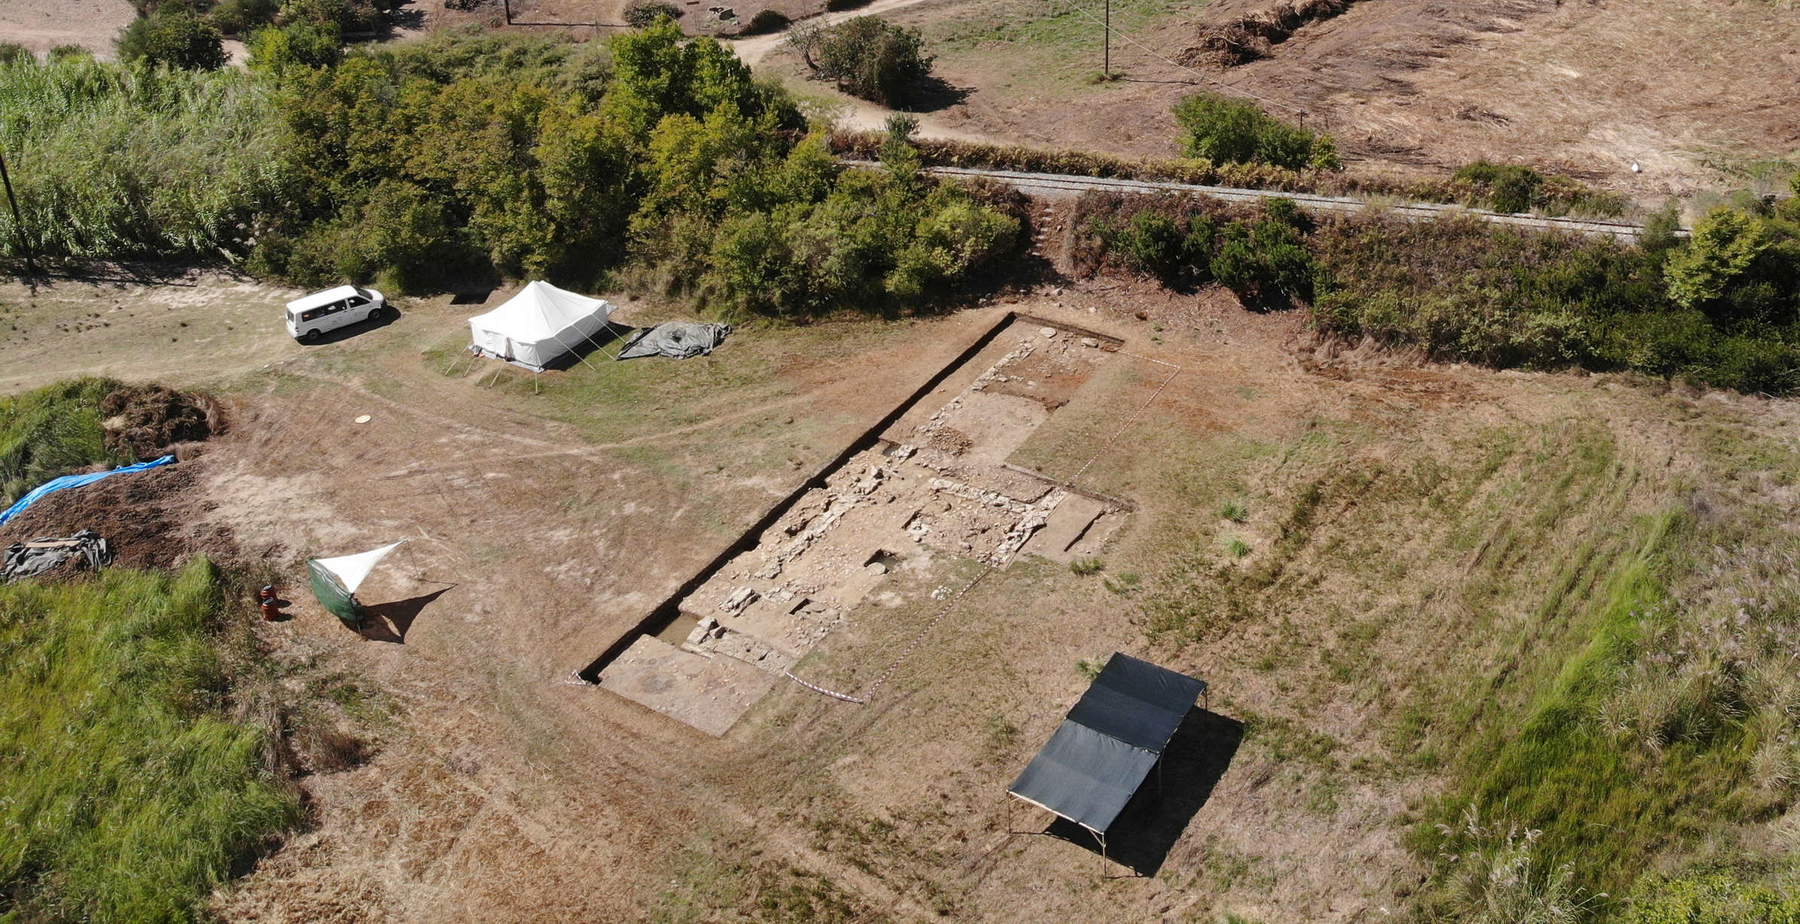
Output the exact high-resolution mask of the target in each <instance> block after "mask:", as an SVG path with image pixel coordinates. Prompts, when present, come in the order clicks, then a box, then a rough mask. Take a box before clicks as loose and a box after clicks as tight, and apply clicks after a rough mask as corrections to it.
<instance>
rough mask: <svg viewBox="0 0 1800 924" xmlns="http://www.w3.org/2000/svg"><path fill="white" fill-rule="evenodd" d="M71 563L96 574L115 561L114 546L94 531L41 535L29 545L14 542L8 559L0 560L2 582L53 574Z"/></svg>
mask: <svg viewBox="0 0 1800 924" xmlns="http://www.w3.org/2000/svg"><path fill="white" fill-rule="evenodd" d="M68 561H74V562H77V565H76V567H78V568H79V567H81V566H83V565H85V566H86V567H87V568H88V569H90V570H96V571H97V570H99V569H100V568H101V567H103V566H105V565H106V564H108V563H110V562H111V561H112V547H111V546H109V545H107V543H106V540H105V539H104V538H102V537H101V536H100V534H99V533H96V532H94V531H93V530H91V529H84V530H82V531H81V532H78V533H76V534H75V535H73V536H67V537H64V536H39V537H38V538H36V539H33V540H31V541H30V542H15V543H13V544H12V545H9V546H7V547H6V557H5V559H4V560H0V583H5V582H7V581H13V580H17V579H19V578H26V577H35V576H37V575H40V574H43V573H45V572H47V571H54V570H55V569H57V568H59V567H61V566H62V564H63V563H64V562H68Z"/></svg>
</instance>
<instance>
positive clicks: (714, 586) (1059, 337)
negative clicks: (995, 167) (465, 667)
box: [598, 318, 1130, 735]
mask: <svg viewBox="0 0 1800 924" xmlns="http://www.w3.org/2000/svg"><path fill="white" fill-rule="evenodd" d="M1118 346H1119V344H1118V342H1116V341H1114V340H1111V339H1107V340H1104V341H1103V340H1101V339H1100V338H1099V337H1096V336H1092V335H1091V332H1089V331H1083V330H1070V329H1066V328H1059V327H1057V326H1051V325H1048V324H1046V323H1044V322H1042V321H1038V320H1034V319H1029V318H1023V319H1019V320H1016V321H1012V322H1011V323H1009V324H1008V325H1007V327H1006V329H1005V330H1003V331H1002V332H1001V333H1000V335H999V337H998V338H997V339H996V340H995V341H994V342H993V343H991V344H989V345H988V346H987V347H986V348H985V349H983V350H982V351H981V352H980V353H978V354H976V355H975V356H973V357H971V358H970V359H969V360H968V361H967V362H966V363H964V364H962V365H961V366H960V367H959V369H958V371H959V372H964V374H963V375H962V376H954V377H953V380H952V381H951V382H949V383H948V384H946V385H944V386H940V387H939V388H938V389H937V390H935V391H934V392H933V393H932V394H930V395H927V396H925V397H924V398H923V400H921V401H920V402H919V403H918V404H917V405H915V408H914V409H913V411H911V412H909V413H908V414H907V415H905V416H904V417H903V418H902V419H901V420H900V421H898V422H896V423H895V425H894V426H892V427H890V428H888V430H887V431H886V433H885V434H884V435H883V436H881V437H880V438H879V441H878V442H877V443H876V444H875V445H874V446H871V447H869V448H867V449H864V450H863V451H861V452H859V453H857V454H856V455H854V456H852V457H851V458H850V459H849V460H848V461H846V462H845V463H844V464H843V465H841V466H839V467H838V468H836V469H835V470H833V471H832V472H831V473H830V474H828V475H827V477H826V480H825V483H824V484H822V485H821V486H819V487H817V488H813V489H811V490H810V491H808V492H807V493H806V494H805V495H804V496H802V497H801V498H799V499H798V500H797V502H796V503H795V504H794V506H793V508H792V509H791V510H790V511H789V512H788V513H787V514H785V515H784V516H782V517H781V518H780V519H779V520H777V521H776V522H775V524H774V525H773V526H771V527H770V528H769V529H768V530H767V531H766V532H764V533H763V534H762V535H761V536H760V537H759V538H758V540H757V541H756V545H755V547H754V548H752V549H750V550H748V551H745V552H744V553H742V554H740V555H738V556H736V557H735V558H733V559H731V560H730V561H728V562H726V563H724V564H723V566H722V567H721V568H720V569H719V570H718V571H717V572H716V573H715V574H713V575H712V576H711V577H710V579H708V580H707V581H706V582H705V583H703V584H701V585H700V586H699V587H698V588H697V589H695V590H694V592H692V593H690V594H688V595H686V596H684V597H682V598H681V599H680V600H679V601H678V603H677V611H678V612H677V614H675V615H674V619H673V621H672V622H671V623H670V625H669V626H667V627H666V628H664V629H662V630H661V631H659V632H657V633H656V634H654V635H645V636H643V637H641V638H639V639H638V640H637V641H636V642H635V643H633V644H632V645H631V647H630V648H629V649H627V650H626V651H625V652H624V653H623V654H622V655H621V657H620V658H619V660H617V661H615V662H613V663H612V664H610V665H608V666H607V667H606V668H605V669H604V670H602V671H601V672H600V674H599V678H598V679H599V684H600V686H601V687H603V688H605V689H607V690H610V691H612V692H616V693H618V694H620V695H622V696H624V697H626V698H628V699H632V700H634V701H636V702H639V703H642V704H644V705H646V706H649V707H650V708H652V709H655V710H657V711H658V712H662V713H665V714H667V715H669V716H671V717H673V718H676V719H678V720H680V721H683V722H685V723H687V724H689V725H692V726H694V727H695V728H698V729H700V730H701V731H705V732H708V733H710V734H714V735H721V734H724V733H725V732H726V731H727V730H729V729H730V727H731V726H732V724H734V723H735V722H736V721H737V719H738V718H739V717H740V716H742V714H743V713H744V712H746V711H748V710H749V709H750V708H751V707H752V706H754V705H755V703H756V701H757V700H758V699H759V698H760V697H761V696H762V695H763V694H764V693H767V692H768V691H769V689H771V688H772V687H773V686H774V685H775V684H776V683H780V682H784V680H796V678H795V675H794V674H793V673H792V670H791V669H792V668H793V667H794V666H795V664H796V662H798V661H799V660H800V659H802V658H804V657H805V656H806V655H807V653H809V652H810V651H811V650H812V649H813V648H814V647H815V646H816V645H817V644H818V643H819V642H820V641H822V640H823V639H824V638H825V637H826V636H827V635H829V634H830V633H831V632H832V631H833V630H835V629H837V628H839V627H840V626H841V625H843V624H844V623H845V622H846V621H850V620H880V619H882V618H883V615H884V613H886V612H887V611H891V610H892V609H894V608H895V607H896V606H899V605H900V604H901V603H902V602H903V596H902V595H901V594H899V593H897V592H895V591H894V590H892V589H891V587H892V585H893V584H894V583H896V582H895V581H892V580H889V578H890V576H893V577H895V578H896V579H897V578H898V577H900V576H901V575H902V574H904V575H905V576H908V577H910V578H911V579H912V580H910V581H908V582H907V585H908V586H920V585H921V584H922V583H925V582H929V581H931V580H933V579H934V578H939V577H941V576H942V574H941V572H942V570H943V569H940V568H939V567H937V566H936V560H937V559H939V558H944V557H949V558H952V559H955V560H957V561H959V562H961V563H965V564H967V563H979V564H980V565H982V566H985V567H986V568H1003V567H1006V566H1007V565H1009V564H1011V562H1012V561H1013V559H1014V558H1015V557H1016V556H1018V555H1019V554H1021V553H1022V552H1023V553H1031V554H1037V555H1041V556H1043V557H1046V558H1050V559H1053V560H1057V561H1061V562H1068V561H1070V560H1072V559H1073V558H1074V557H1076V556H1080V555H1084V554H1092V553H1093V552H1096V551H1098V550H1099V549H1100V548H1101V546H1102V545H1103V544H1104V542H1105V539H1106V537H1107V536H1108V535H1110V533H1111V531H1112V530H1113V529H1114V528H1116V527H1117V524H1118V520H1119V519H1120V515H1121V513H1122V511H1121V510H1120V509H1119V508H1118V507H1117V506H1115V505H1114V504H1112V503H1110V502H1108V501H1106V500H1102V499H1096V498H1091V497H1084V496H1083V495H1081V494H1079V493H1076V492H1078V491H1079V490H1080V489H1079V487H1078V486H1073V485H1065V484H1062V483H1059V482H1057V481H1056V480H1054V479H1050V478H1047V477H1043V476H1039V475H1035V474H1031V473H1027V471H1026V470H1024V469H1020V468H1016V467H1013V468H1009V467H1007V466H1008V459H1009V458H1010V457H1011V456H1012V454H1013V452H1014V450H1016V449H1017V448H1018V447H1019V446H1020V445H1021V444H1023V443H1024V442H1025V440H1026V439H1027V438H1029V437H1030V436H1031V434H1032V433H1033V432H1034V431H1035V430H1037V428H1038V426H1039V425H1040V424H1042V423H1044V422H1045V421H1046V420H1048V419H1049V417H1050V415H1051V414H1053V413H1054V412H1055V411H1056V409H1057V408H1060V407H1062V406H1063V405H1064V404H1067V403H1068V401H1069V398H1070V397H1071V396H1072V395H1073V394H1074V393H1075V392H1076V391H1077V390H1078V389H1079V388H1080V387H1081V385H1082V383H1084V382H1086V381H1087V380H1088V378H1089V377H1090V376H1091V375H1092V373H1093V371H1094V369H1095V368H1096V367H1097V366H1098V365H1099V364H1101V363H1103V362H1107V361H1109V360H1111V359H1113V358H1114V357H1115V354H1116V352H1117V349H1118ZM1124 361H1130V360H1129V359H1128V358H1126V359H1124ZM968 372H976V373H978V374H976V375H975V377H974V379H973V380H972V381H968V382H967V383H966V384H965V383H964V381H963V380H964V379H966V378H967V374H968ZM946 395H948V396H949V397H948V400H945V396H946ZM939 402H942V403H941V404H940V403H939ZM960 592H961V588H960V587H951V586H939V587H937V588H936V589H934V590H933V591H932V592H931V598H932V599H934V600H943V599H948V598H952V597H953V596H955V595H956V594H959V593H960ZM896 654H897V655H901V654H904V652H897V653H896ZM746 668H754V670H747V669H746ZM846 695H849V694H846Z"/></svg>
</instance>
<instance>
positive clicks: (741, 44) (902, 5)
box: [725, 0, 926, 67]
mask: <svg viewBox="0 0 1800 924" xmlns="http://www.w3.org/2000/svg"><path fill="white" fill-rule="evenodd" d="M924 2H926V0H875V2H874V3H871V4H869V5H867V6H859V7H857V8H856V9H854V10H844V11H842V12H838V13H821V14H819V15H818V16H808V17H807V18H805V19H800V20H796V21H795V22H794V25H796V26H798V25H808V26H832V25H836V24H838V23H840V22H843V21H844V20H846V19H855V18H856V17H858V16H876V15H879V14H881V13H892V12H894V11H895V10H903V9H906V8H907V7H909V6H914V5H916V4H920V3H924ZM789 31H791V27H790V29H789V30H783V31H781V32H773V33H770V34H768V35H753V36H750V37H749V38H739V39H731V40H728V41H726V42H725V47H727V48H729V49H731V51H732V53H733V54H736V55H737V56H738V60H740V61H742V62H744V63H745V64H748V65H750V66H751V67H755V66H756V65H758V64H761V63H762V60H763V59H764V58H766V57H768V56H769V54H770V53H771V52H773V51H774V50H775V49H777V48H780V47H781V43H783V42H785V41H787V37H788V34H789Z"/></svg>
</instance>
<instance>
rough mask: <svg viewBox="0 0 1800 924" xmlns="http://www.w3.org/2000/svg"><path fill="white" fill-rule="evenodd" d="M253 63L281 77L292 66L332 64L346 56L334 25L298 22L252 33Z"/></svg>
mask: <svg viewBox="0 0 1800 924" xmlns="http://www.w3.org/2000/svg"><path fill="white" fill-rule="evenodd" d="M246 45H247V47H248V48H249V50H250V62H249V63H250V67H251V69H253V70H257V71H263V72H266V73H270V74H273V75H275V76H276V77H280V76H281V75H282V74H284V73H285V72H286V71H287V70H288V69H289V68H293V67H331V66H332V65H334V64H336V63H338V61H340V60H342V58H343V40H342V38H340V37H339V35H338V30H337V28H336V27H335V26H325V25H320V24H318V23H314V22H296V23H289V24H287V25H285V26H264V27H262V28H260V29H258V30H256V31H255V32H252V33H251V34H250V40H249V41H248V42H247V43H246Z"/></svg>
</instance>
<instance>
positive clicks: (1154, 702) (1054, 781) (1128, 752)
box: [1008, 652, 1206, 834]
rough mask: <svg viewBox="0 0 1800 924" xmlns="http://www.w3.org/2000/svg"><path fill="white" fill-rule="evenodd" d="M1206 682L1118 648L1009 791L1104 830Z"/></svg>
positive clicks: (1132, 791)
mask: <svg viewBox="0 0 1800 924" xmlns="http://www.w3.org/2000/svg"><path fill="white" fill-rule="evenodd" d="M1205 691H1206V682H1205V681H1203V680H1196V679H1195V678H1193V677H1189V676H1187V675H1186V674H1178V673H1176V672H1174V671H1172V670H1168V669H1167V668H1162V667H1157V666H1156V665H1154V664H1151V663H1150V662H1148V661H1140V660H1138V659H1137V658H1134V657H1131V656H1130V655H1126V654H1120V653H1117V652H1115V653H1114V654H1113V656H1112V657H1111V658H1110V659H1108V660H1107V662H1106V667H1105V668H1104V669H1102V670H1101V671H1100V676H1098V677H1095V678H1094V683H1093V685H1092V686H1090V687H1088V690H1087V692H1086V693H1083V694H1082V695H1081V699H1080V700H1079V701H1078V702H1076V703H1075V708H1073V709H1070V710H1069V714H1068V716H1066V717H1065V718H1064V719H1063V723H1062V725H1060V726H1059V727H1058V728H1057V729H1056V734H1054V735H1051V736H1050V741H1049V742H1048V743H1046V744H1045V745H1044V748H1043V750H1041V751H1039V752H1038V754H1037V756H1036V757H1034V758H1032V760H1031V764H1030V765H1029V766H1027V767H1026V768H1025V772H1024V773H1021V774H1019V778H1018V780H1016V781H1015V782H1014V783H1013V784H1012V788H1011V789H1010V790H1008V792H1010V793H1012V794H1013V795H1015V796H1018V797H1019V798H1021V799H1024V800H1025V801H1027V802H1030V803H1032V804H1033V805H1037V806H1040V807H1042V808H1045V809H1047V810H1049V811H1052V812H1055V813H1056V814H1058V815H1061V816H1062V817H1064V818H1067V819H1068V820H1070V821H1072V822H1075V823H1076V824H1078V825H1081V826H1082V827H1084V828H1087V829H1088V830H1090V831H1094V832H1096V833H1100V834H1104V833H1106V829H1107V828H1109V827H1111V826H1112V823H1113V821H1114V820H1115V819H1117V818H1118V817H1119V813H1120V812H1121V811H1124V809H1125V803H1127V802H1129V801H1131V795H1132V793H1135V792H1137V789H1138V787H1139V786H1141V785H1143V782H1144V778H1145V777H1147V776H1149V775H1150V770H1151V769H1152V768H1154V767H1155V766H1156V762H1157V760H1159V759H1160V758H1161V757H1162V752H1163V748H1165V747H1167V746H1168V744H1169V739H1170V738H1172V737H1174V735H1175V729H1176V728H1178V727H1180V725H1181V720H1182V719H1183V718H1185V717H1186V716H1187V712H1188V710H1189V709H1192V708H1193V706H1194V701H1195V700H1197V699H1199V698H1200V694H1201V693H1203V692H1205Z"/></svg>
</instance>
